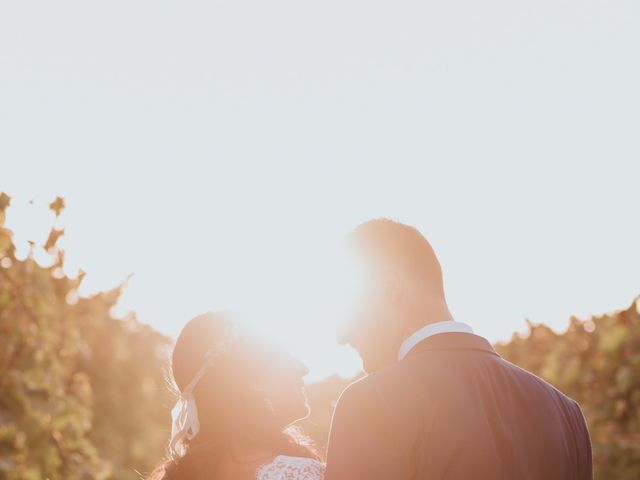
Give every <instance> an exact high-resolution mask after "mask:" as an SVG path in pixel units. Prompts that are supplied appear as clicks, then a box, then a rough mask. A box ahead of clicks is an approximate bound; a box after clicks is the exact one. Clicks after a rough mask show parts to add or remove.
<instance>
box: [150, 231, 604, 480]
mask: <svg viewBox="0 0 640 480" xmlns="http://www.w3.org/2000/svg"><path fill="white" fill-rule="evenodd" d="M349 244H350V245H351V246H352V247H353V251H354V258H357V261H358V262H359V263H360V266H361V267H362V268H364V269H365V271H366V272H367V278H369V279H370V281H368V282H366V284H365V285H362V287H363V288H362V290H363V295H362V299H361V302H360V305H359V308H358V309H357V315H354V318H352V319H351V321H350V324H349V325H348V327H347V328H346V329H345V331H344V332H343V338H342V340H343V341H344V342H345V343H349V344H350V345H351V346H353V347H354V348H355V349H356V350H357V351H358V352H359V354H360V356H361V357H362V360H363V364H364V369H365V370H366V372H367V373H368V375H367V376H366V377H364V378H363V379H361V380H359V381H358V382H356V383H354V384H352V385H351V386H349V387H348V388H347V389H346V390H345V391H344V392H343V394H342V395H341V397H340V400H339V401H338V404H337V406H336V410H335V413H334V417H333V421H332V425H331V434H330V438H329V447H328V453H327V463H326V465H325V464H324V463H322V462H321V461H320V459H319V458H318V456H317V455H316V453H315V452H314V451H313V448H312V447H311V446H310V445H308V444H307V443H305V441H304V439H303V437H301V436H300V435H297V434H296V433H295V431H293V430H292V429H291V428H290V427H289V426H290V425H291V424H292V423H294V422H295V421H296V420H298V419H300V418H303V417H305V416H306V415H307V414H308V406H307V402H306V397H305V394H304V389H303V381H302V379H303V377H304V375H305V374H306V373H307V372H306V369H305V367H304V366H303V365H302V364H300V363H299V362H298V361H297V360H296V359H294V358H292V357H290V356H289V355H288V354H287V353H285V352H282V351H279V350H277V349H275V348H274V347H271V346H269V345H266V344H264V343H262V342H260V341H259V340H258V339H256V338H254V337H252V336H251V335H248V334H247V333H244V332H242V331H240V330H239V328H238V327H237V325H236V324H235V323H234V322H233V321H232V320H230V319H228V318H225V317H224V316H223V315H221V314H205V315H202V316H200V317H197V318H195V319H193V320H191V321H190V322H189V323H188V324H187V325H186V326H185V327H184V329H183V330H182V333H181V334H180V336H179V338H178V340H177V342H176V345H175V348H174V351H173V359H172V360H173V363H172V371H173V377H174V380H175V383H176V385H177V386H178V388H179V389H180V392H181V395H180V400H179V402H178V404H177V405H176V407H175V408H174V412H173V414H174V424H173V429H172V438H171V442H170V446H169V447H170V448H169V450H170V454H171V458H170V459H169V460H168V461H167V462H166V463H165V464H164V465H161V466H160V467H158V469H157V470H156V472H154V473H153V474H152V476H151V478H152V479H154V480H159V479H163V480H196V479H209V480H218V479H220V480H223V479H224V480H285V479H286V480H322V479H326V480H403V479H407V480H408V479H425V480H440V479H448V480H470V479H483V480H484V479H487V480H494V479H495V480H497V479H504V480H523V479H531V480H534V479H535V480H572V479H576V480H587V479H589V480H591V479H592V478H593V473H592V466H591V445H590V441H589V434H588V431H587V427H586V423H585V420H584V417H583V415H582V412H581V410H580V407H579V406H578V404H577V403H576V402H575V401H574V400H572V399H571V398H569V397H567V396H566V395H564V394H563V393H561V392H559V391H558V390H557V389H555V388H554V387H552V386H551V385H549V384H548V383H546V382H544V381H543V380H541V379H540V378H538V377H536V376H534V375H532V374H531V373H528V372H526V371H524V370H522V369H520V368H518V367H516V366H515V365H513V364H511V363H509V362H507V361H505V360H503V359H502V358H501V357H500V356H498V354H497V353H496V352H495V351H494V349H493V348H492V347H491V345H490V344H489V342H488V341H487V340H485V339H484V338H482V337H480V336H478V335H475V334H474V333H473V331H472V329H471V327H469V326H468V325H466V324H464V323H460V322H457V321H454V319H453V317H452V316H451V313H450V312H449V309H448V307H447V304H446V301H445V296H444V290H443V281H442V272H441V269H440V264H439V262H438V260H437V258H436V256H435V254H434V252H433V250H432V248H431V246H430V245H429V243H428V241H427V240H426V239H425V238H424V237H423V236H422V235H421V234H420V232H418V231H417V230H416V229H415V228H412V227H410V226H407V225H403V224H400V223H396V222H393V221H391V220H386V219H380V220H372V221H369V222H366V223H364V224H362V225H360V226H359V227H357V228H356V229H355V230H354V231H353V232H352V233H351V234H350V236H349ZM196 406H197V407H196Z"/></svg>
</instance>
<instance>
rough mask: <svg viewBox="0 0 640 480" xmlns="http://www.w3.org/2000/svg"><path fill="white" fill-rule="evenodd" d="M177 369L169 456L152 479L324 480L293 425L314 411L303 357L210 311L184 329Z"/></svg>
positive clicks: (175, 355) (174, 363) (321, 468)
mask: <svg viewBox="0 0 640 480" xmlns="http://www.w3.org/2000/svg"><path fill="white" fill-rule="evenodd" d="M171 370H172V375H173V380H174V383H175V385H176V386H177V387H178V389H179V391H180V397H179V400H178V403H177V404H176V406H175V407H174V409H173V411H172V416H173V426H172V432H171V441H170V443H169V459H168V460H167V461H165V462H164V463H163V464H162V465H160V466H159V467H158V468H156V470H155V471H154V472H153V473H152V474H151V476H150V477H149V479H148V480H200V479H207V480H215V479H225V480H226V479H234V480H285V479H287V480H322V478H323V473H324V465H323V464H322V463H321V462H320V461H319V460H318V457H317V455H316V454H315V452H314V451H313V449H312V448H311V447H310V446H309V444H308V443H305V441H304V438H303V437H302V436H301V435H299V434H297V433H296V432H295V430H293V429H292V427H291V424H292V423H293V422H295V421H297V420H300V419H302V418H304V417H306V416H307V415H308V414H309V407H308V404H307V398H306V396H305V393H304V384H303V381H302V379H303V377H304V376H305V375H306V374H307V373H308V371H307V369H306V367H304V365H302V364H301V363H300V362H299V361H298V360H296V359H294V358H293V357H291V356H290V355H289V354H287V353H285V352H282V351H280V350H278V349H275V348H274V347H271V346H268V345H266V344H264V343H262V342H260V341H258V340H257V339H256V338H254V337H253V336H251V335H249V334H248V333H246V332H245V331H242V330H241V329H240V328H239V327H238V325H237V324H236V323H235V322H234V321H233V320H231V319H229V318H228V317H226V316H225V315H222V314H220V313H206V314H204V315H200V316H198V317H196V318H194V319H193V320H191V321H190V322H188V323H187V324H186V325H185V327H184V328H183V329H182V332H181V333H180V336H179V337H178V340H177V342H176V345H175V347H174V350H173V356H172V365H171Z"/></svg>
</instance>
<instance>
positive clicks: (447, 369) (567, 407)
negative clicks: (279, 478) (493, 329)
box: [327, 333, 592, 480]
mask: <svg viewBox="0 0 640 480" xmlns="http://www.w3.org/2000/svg"><path fill="white" fill-rule="evenodd" d="M363 425H364V426H363ZM341 450H342V452H341ZM328 462H329V463H328V471H327V479H328V480H338V479H343V478H344V479H346V478H351V479H353V480H355V479H363V480H365V479H367V480H371V479H375V478H380V479H382V478H394V479H401V478H407V479H409V478H416V479H422V478H424V479H451V480H453V479H460V480H462V479H464V480H468V479H471V478H473V479H492V480H493V479H520V480H523V479H532V480H533V479H536V480H537V479H539V480H543V479H544V480H554V479H558V480H560V479H562V480H570V479H580V480H583V479H590V478H592V473H591V449H590V443H589V437H588V433H587V429H586V426H585V422H584V418H583V416H582V413H581V411H580V408H579V407H578V405H577V404H576V403H575V402H574V401H573V400H571V399H570V398H568V397H567V396H565V395H564V394H562V393H561V392H559V391H558V390H556V389H555V388H553V387H552V386H551V385H549V384H548V383H546V382H544V381H543V380H541V379H539V378H538V377H536V376H534V375H532V374H530V373H529V372H526V371H524V370H522V369H520V368H518V367H516V366H515V365H513V364H511V363H509V362H507V361H505V360H503V359H502V358H500V357H499V356H498V355H497V354H496V353H495V351H494V350H493V349H492V348H491V346H490V345H489V343H488V342H487V341H486V340H484V339H483V338H482V337H478V336H476V335H472V334H465V333H447V334H440V335H435V336H433V337H431V338H429V339H427V340H425V341H423V342H422V343H421V344H419V345H418V346H416V347H415V348H414V349H413V350H412V351H411V352H410V354H409V355H408V356H407V358H406V359H405V360H403V361H401V362H399V363H397V364H395V365H393V366H391V367H389V368H386V369H384V370H381V371H379V372H377V373H375V374H373V375H370V376H369V377H367V378H365V379H364V380H362V381H360V382H358V383H357V384H354V385H353V386H352V387H351V388H350V389H349V390H348V391H347V392H346V393H345V394H344V395H343V398H342V399H341V402H340V404H339V406H338V409H337V411H336V417H335V419H334V425H333V427H332V435H331V443H330V447H329V457H328ZM363 465H364V466H363Z"/></svg>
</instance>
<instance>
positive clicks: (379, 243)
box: [349, 218, 444, 296]
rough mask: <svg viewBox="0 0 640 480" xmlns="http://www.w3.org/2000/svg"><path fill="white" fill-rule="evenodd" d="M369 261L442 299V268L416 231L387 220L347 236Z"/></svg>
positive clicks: (370, 223) (373, 222)
mask: <svg viewBox="0 0 640 480" xmlns="http://www.w3.org/2000/svg"><path fill="white" fill-rule="evenodd" d="M349 239H350V241H351V243H352V245H354V246H355V247H356V249H357V250H358V251H359V252H360V253H362V254H364V256H365V258H366V259H367V260H369V261H372V262H374V263H376V264H377V265H378V266H381V267H383V268H393V269H396V270H398V271H399V272H400V273H404V274H407V275H410V276H412V277H414V278H416V279H418V280H422V281H424V282H426V283H427V284H428V285H429V286H430V287H431V288H432V289H433V291H434V293H437V294H441V295H443V296H444V287H443V281H442V268H441V267H440V262H439V261H438V258H437V257H436V254H435V252H434V251H433V248H432V247H431V244H430V243H429V241H428V240H427V239H426V238H425V237H424V235H422V233H420V231H419V230H418V229H416V228H415V227H412V226H410V225H405V224H404V223H400V222H396V221H394V220H390V219H388V218H377V219H374V220H368V221H366V222H364V223H361V224H360V225H358V226H357V227H356V228H355V229H354V230H353V231H352V232H351V234H350V235H349Z"/></svg>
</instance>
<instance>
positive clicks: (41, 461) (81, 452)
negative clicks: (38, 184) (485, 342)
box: [0, 194, 640, 480]
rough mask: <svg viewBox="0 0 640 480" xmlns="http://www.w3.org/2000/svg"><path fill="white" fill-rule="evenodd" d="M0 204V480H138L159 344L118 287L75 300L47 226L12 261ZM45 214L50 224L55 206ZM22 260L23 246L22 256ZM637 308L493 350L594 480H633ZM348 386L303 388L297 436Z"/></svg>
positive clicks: (532, 331) (165, 395) (321, 421)
mask: <svg viewBox="0 0 640 480" xmlns="http://www.w3.org/2000/svg"><path fill="white" fill-rule="evenodd" d="M7 208H10V198H9V197H8V196H7V195H5V194H0V479H6V480H45V479H51V480H58V479H65V480H76V479H78V480H79V479H97V480H98V479H123V480H133V479H139V478H140V477H141V476H144V475H145V474H146V473H148V472H150V471H151V470H152V469H153V467H154V466H155V465H157V463H158V462H159V461H160V460H161V459H162V457H163V455H164V450H165V444H166V441H167V439H168V434H169V429H170V420H169V411H170V408H171V406H172V404H173V396H172V394H171V393H170V392H169V390H168V388H167V387H166V381H165V375H166V369H167V358H168V352H170V349H171V339H170V338H168V337H166V336H164V335H162V334H160V333H158V332H157V331H155V330H153V329H152V328H151V327H149V326H147V325H144V324H142V323H140V322H139V321H138V320H137V319H136V317H135V315H133V314H131V315H130V316H129V317H127V318H125V319H115V318H113V317H112V315H111V310H112V308H113V307H114V305H116V303H117V302H118V299H119V296H120V294H121V291H122V288H123V287H118V288H116V289H114V290H111V291H107V292H102V293H99V294H96V295H93V296H91V297H82V296H80V295H78V287H79V285H80V284H81V282H82V277H83V276H82V274H80V275H78V276H77V277H75V278H69V277H68V276H66V275H65V273H64V271H63V265H64V252H63V251H61V250H60V249H58V248H57V247H56V243H57V240H58V238H59V237H60V236H61V235H63V231H61V230H56V229H55V228H53V229H52V230H51V233H50V235H49V237H48V239H47V241H46V243H45V245H44V246H43V247H44V249H45V250H46V251H47V252H48V253H49V254H50V255H51V258H52V262H51V264H50V265H47V266H43V265H41V264H40V263H38V262H37V261H35V259H34V258H33V255H31V254H30V255H28V256H27V258H25V259H18V258H16V249H15V245H14V242H13V237H12V232H10V231H9V230H8V229H7V228H5V227H4V218H5V212H6V209H7ZM50 208H51V210H52V216H57V215H59V214H60V212H61V210H62V209H63V208H64V202H63V200H62V199H60V198H58V199H56V201H54V202H53V203H52V204H51V205H50ZM34 248H35V246H34ZM638 307H639V305H638V302H637V301H634V302H632V304H631V305H630V306H629V307H628V308H626V309H624V310H621V311H618V312H614V313H611V314H607V315H603V316H597V317H593V318H591V319H588V320H578V319H575V318H574V319H571V322H570V325H569V327H568V329H567V331H566V332H564V333H561V334H558V333H555V332H554V331H552V330H551V329H549V328H548V327H546V326H544V325H533V324H530V325H529V332H528V334H526V335H514V336H513V338H512V339H511V341H510V342H508V343H505V344H498V345H496V349H497V350H498V352H499V353H500V354H501V355H502V356H503V357H504V358H506V359H508V360H509V361H511V362H513V363H515V364H517V365H519V366H521V367H523V368H525V369H527V370H530V371H532V372H534V373H535V374H537V375H539V376H540V377H542V378H544V379H546V380H547V381H549V382H551V383H552V384H553V385H555V386H557V387H558V388H560V389H561V390H563V391H564V392H566V393H567V394H568V395H570V396H572V397H573V398H575V399H576V400H578V402H580V404H581V406H582V408H583V411H584V413H585V416H586V418H587V421H588V423H589V427H590V432H591V436H592V442H593V449H594V463H595V469H596V478H599V479H615V480H631V479H638V478H640V314H639V313H638ZM348 383H349V381H348V380H345V379H342V378H339V377H331V378H328V379H326V380H325V381H322V382H318V383H315V384H312V385H310V386H309V389H308V391H309V395H310V402H311V406H312V411H313V413H312V416H311V417H310V418H309V419H307V420H305V421H304V422H303V423H302V425H301V426H302V427H303V429H304V430H305V431H306V433H307V434H308V435H310V436H311V437H312V438H313V439H314V440H315V441H316V443H317V444H318V446H319V447H320V449H322V447H323V446H324V445H325V443H326V439H327V434H328V427H329V422H330V418H331V414H332V409H333V405H334V403H335V400H336V399H337V397H338V395H339V393H340V392H341V390H342V389H343V388H344V387H345V386H346V385H347V384H348Z"/></svg>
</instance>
